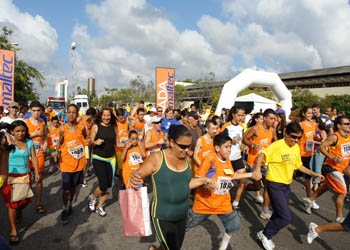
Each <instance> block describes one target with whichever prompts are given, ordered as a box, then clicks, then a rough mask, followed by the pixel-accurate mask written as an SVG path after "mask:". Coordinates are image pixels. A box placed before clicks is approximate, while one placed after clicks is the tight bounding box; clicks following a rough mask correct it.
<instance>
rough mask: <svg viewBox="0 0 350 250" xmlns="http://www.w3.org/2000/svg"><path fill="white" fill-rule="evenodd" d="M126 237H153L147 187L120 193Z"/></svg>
mask: <svg viewBox="0 0 350 250" xmlns="http://www.w3.org/2000/svg"><path fill="white" fill-rule="evenodd" d="M119 199H120V210H121V214H122V220H123V233H124V237H143V236H150V235H152V228H151V218H150V211H149V199H148V195H147V187H141V188H138V189H133V188H129V189H126V190H120V191H119Z"/></svg>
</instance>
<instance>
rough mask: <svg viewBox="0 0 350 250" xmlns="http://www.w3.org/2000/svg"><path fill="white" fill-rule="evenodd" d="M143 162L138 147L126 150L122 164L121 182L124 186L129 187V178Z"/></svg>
mask: <svg viewBox="0 0 350 250" xmlns="http://www.w3.org/2000/svg"><path fill="white" fill-rule="evenodd" d="M142 162H143V159H142V155H141V149H140V147H139V146H136V147H132V148H130V149H128V151H127V153H126V157H125V160H124V162H123V181H124V185H125V186H126V187H127V188H128V187H130V176H131V174H132V173H133V172H135V171H136V170H138V169H139V168H140V166H141V163H142Z"/></svg>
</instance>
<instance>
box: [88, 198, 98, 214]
mask: <svg viewBox="0 0 350 250" xmlns="http://www.w3.org/2000/svg"><path fill="white" fill-rule="evenodd" d="M96 204H97V199H96V198H93V195H92V194H90V195H89V209H90V211H91V212H94V211H95V210H96Z"/></svg>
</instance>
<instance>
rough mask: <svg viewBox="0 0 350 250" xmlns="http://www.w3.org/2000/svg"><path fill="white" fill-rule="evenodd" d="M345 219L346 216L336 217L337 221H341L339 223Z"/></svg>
mask: <svg viewBox="0 0 350 250" xmlns="http://www.w3.org/2000/svg"><path fill="white" fill-rule="evenodd" d="M344 220H345V218H344V217H337V218H336V219H335V221H336V222H339V223H343V221H344Z"/></svg>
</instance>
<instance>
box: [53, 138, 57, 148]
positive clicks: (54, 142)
mask: <svg viewBox="0 0 350 250" xmlns="http://www.w3.org/2000/svg"><path fill="white" fill-rule="evenodd" d="M58 140H59V138H52V144H53V145H54V146H56V145H57V143H58Z"/></svg>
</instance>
